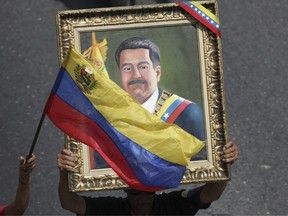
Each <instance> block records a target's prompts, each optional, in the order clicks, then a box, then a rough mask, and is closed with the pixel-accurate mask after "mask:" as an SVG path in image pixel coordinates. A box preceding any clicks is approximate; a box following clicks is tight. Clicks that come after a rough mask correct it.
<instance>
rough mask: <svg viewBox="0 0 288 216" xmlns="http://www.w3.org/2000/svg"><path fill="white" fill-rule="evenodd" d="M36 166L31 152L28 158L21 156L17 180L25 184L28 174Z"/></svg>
mask: <svg viewBox="0 0 288 216" xmlns="http://www.w3.org/2000/svg"><path fill="white" fill-rule="evenodd" d="M35 166H36V156H35V155H33V154H32V156H31V157H30V158H27V157H24V156H21V157H20V159H19V181H20V183H22V184H26V183H27V181H28V180H29V175H30V173H31V172H32V170H33V169H34V167H35Z"/></svg>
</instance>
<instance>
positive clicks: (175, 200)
mask: <svg viewBox="0 0 288 216" xmlns="http://www.w3.org/2000/svg"><path fill="white" fill-rule="evenodd" d="M201 190H202V188H201V187H200V188H199V189H198V190H195V191H193V193H192V194H190V196H187V197H184V196H182V192H183V191H184V190H181V191H173V192H170V193H167V194H161V195H160V196H159V199H158V206H159V208H160V213H161V214H168V213H169V214H170V215H195V214H196V213H197V212H198V210H199V209H206V208H208V207H210V203H208V204H202V203H201V202H200V192H201Z"/></svg>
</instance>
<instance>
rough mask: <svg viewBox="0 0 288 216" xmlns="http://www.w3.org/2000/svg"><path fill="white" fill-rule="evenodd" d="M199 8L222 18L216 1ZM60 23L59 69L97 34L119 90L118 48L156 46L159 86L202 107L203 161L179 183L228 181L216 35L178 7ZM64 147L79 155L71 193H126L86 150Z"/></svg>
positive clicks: (99, 13) (66, 16)
mask: <svg viewBox="0 0 288 216" xmlns="http://www.w3.org/2000/svg"><path fill="white" fill-rule="evenodd" d="M199 3H200V4H201V5H202V6H204V7H205V8H207V9H208V10H209V11H210V12H212V13H213V14H215V15H216V16H218V6H217V2H216V1H202V2H201V1H200V2H199ZM56 22H57V33H58V46H59V61H60V63H61V62H62V61H63V59H64V57H65V55H66V53H67V51H68V49H69V47H70V45H74V46H75V48H76V49H77V50H79V51H81V53H84V52H85V50H89V47H90V46H92V45H91V43H93V39H92V38H93V36H92V35H93V34H94V43H95V41H96V44H98V45H99V46H100V45H101V44H102V45H103V44H104V45H107V47H108V51H107V47H106V54H105V55H107V56H106V58H107V60H106V61H105V65H106V68H107V71H108V73H109V76H110V78H111V79H112V80H113V81H115V82H116V83H117V84H118V83H119V85H120V78H119V72H118V71H119V69H118V67H117V64H116V63H115V59H114V53H115V50H116V48H117V46H118V45H119V43H120V42H121V41H123V39H125V38H128V37H132V36H140V37H146V38H149V39H150V40H152V41H154V42H155V43H156V44H157V45H158V46H159V49H160V51H161V68H162V77H161V81H160V83H159V85H160V86H161V87H163V88H164V89H168V90H169V91H171V92H173V93H174V92H175V93H177V94H178V95H181V96H182V97H184V98H187V99H189V100H191V101H193V102H195V103H197V104H199V105H200V106H201V107H202V110H203V113H204V125H205V144H206V149H205V156H204V158H202V159H200V160H191V162H190V164H189V166H188V167H187V170H186V173H185V175H184V177H183V179H182V182H181V183H182V184H187V183H199V182H207V181H221V180H228V179H230V171H229V167H228V166H227V165H226V164H224V163H222V161H221V151H222V147H223V145H224V144H225V143H226V139H227V128H226V116H225V100H224V87H223V67H222V53H221V41H220V38H219V37H218V36H217V35H215V34H214V33H213V32H212V31H210V30H209V29H207V28H206V27H205V26H203V25H202V24H201V23H200V22H198V21H197V20H196V19H195V18H194V17H192V16H191V15H190V14H189V13H187V12H186V11H185V10H183V9H182V8H181V7H180V6H179V5H178V4H176V3H169V4H157V5H145V6H133V7H132V6H131V7H130V6H129V7H115V8H101V9H87V10H73V11H60V12H58V13H57V15H56ZM95 36H96V37H95ZM97 40H99V41H97ZM91 41H92V42H91ZM65 146H66V148H69V149H70V150H72V151H73V152H74V153H75V154H76V155H78V169H79V173H69V188H70V190H71V191H73V192H80V191H89V190H109V189H122V188H126V187H127V185H126V183H125V182H123V181H122V180H121V179H120V178H119V177H118V176H117V175H116V173H115V172H114V171H113V170H112V169H111V168H109V167H108V168H103V167H100V168H99V167H97V166H96V167H95V165H93V163H94V162H93V161H94V159H93V157H94V156H95V155H93V152H92V151H91V149H90V148H89V147H87V146H86V145H84V144H82V143H80V142H78V141H76V140H73V139H72V138H70V137H68V136H66V141H65Z"/></svg>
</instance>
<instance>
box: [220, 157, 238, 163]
mask: <svg viewBox="0 0 288 216" xmlns="http://www.w3.org/2000/svg"><path fill="white" fill-rule="evenodd" d="M237 159H238V155H234V156H233V157H229V158H223V161H224V162H225V163H230V164H232V163H234V162H235V161H236V160H237Z"/></svg>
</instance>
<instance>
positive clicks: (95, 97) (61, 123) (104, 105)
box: [44, 47, 204, 191]
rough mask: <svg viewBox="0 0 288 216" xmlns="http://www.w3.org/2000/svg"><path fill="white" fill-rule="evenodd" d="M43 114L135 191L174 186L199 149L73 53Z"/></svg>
mask: <svg viewBox="0 0 288 216" xmlns="http://www.w3.org/2000/svg"><path fill="white" fill-rule="evenodd" d="M44 112H45V113H46V114H47V115H48V117H49V118H50V120H51V121H52V122H53V123H54V124H55V125H56V126H57V127H58V128H60V129H61V130H62V131H63V132H64V133H66V134H67V135H69V136H70V137H72V138H74V139H76V140H78V141H80V142H82V143H85V144H87V145H89V146H90V147H92V148H94V149H95V150H97V151H98V152H99V153H100V154H101V156H102V157H103V158H104V159H105V160H106V162H107V163H108V164H109V165H110V166H111V168H112V169H113V170H114V171H115V172H116V173H117V174H118V175H119V177H120V178H122V179H123V180H124V181H125V182H126V183H127V184H128V185H129V186H130V187H131V188H134V189H136V190H143V191H157V190H162V189H166V188H173V187H176V186H178V185H179V183H180V181H181V179H182V177H183V175H184V172H185V170H186V165H188V163H189V161H190V158H191V157H192V156H193V155H195V154H196V153H197V152H199V151H200V150H201V148H202V147H203V145H204V144H203V143H202V142H201V141H199V140H198V139H196V138H195V137H193V136H191V135H190V134H188V133H186V132H185V131H184V130H182V129H181V128H179V127H178V126H177V125H174V124H167V123H165V122H163V121H162V120H160V119H158V118H157V117H155V116H153V115H152V114H151V113H149V112H148V111H146V110H145V109H144V108H143V107H141V105H140V104H139V103H138V102H137V101H135V100H134V99H133V98H132V97H131V96H130V95H129V94H128V93H126V92H125V91H124V90H122V89H121V88H120V87H119V86H118V85H117V84H115V83H114V82H112V81H111V80H110V79H109V78H108V77H107V75H105V73H100V72H99V71H97V67H95V66H94V65H93V64H92V63H91V62H89V61H88V60H86V59H85V58H84V57H83V56H82V55H81V53H79V52H77V51H76V50H75V49H74V48H73V47H71V48H70V51H69V54H68V56H67V58H66V60H65V61H64V64H63V66H62V68H61V69H60V71H59V74H58V77H57V79H56V81H55V84H54V86H53V88H52V91H51V94H50V96H49V99H48V101H47V104H46V106H45V109H44Z"/></svg>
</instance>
